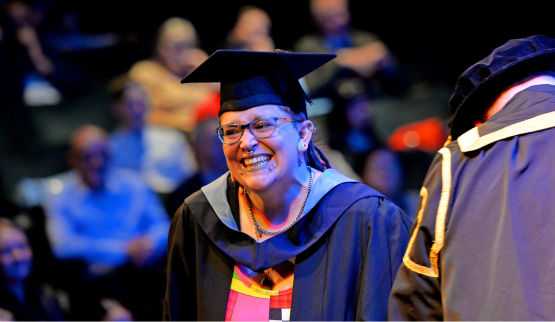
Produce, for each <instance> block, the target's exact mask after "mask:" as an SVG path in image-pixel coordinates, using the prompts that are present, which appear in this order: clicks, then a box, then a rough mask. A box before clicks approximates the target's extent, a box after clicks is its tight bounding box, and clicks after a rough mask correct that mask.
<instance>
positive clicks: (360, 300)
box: [164, 183, 411, 320]
mask: <svg viewBox="0 0 555 322" xmlns="http://www.w3.org/2000/svg"><path fill="white" fill-rule="evenodd" d="M410 224H411V222H410V219H408V217H407V216H406V215H405V214H404V213H403V212H402V210H400V209H399V208H398V207H397V206H395V205H394V204H393V203H391V202H390V201H389V200H387V199H386V198H384V197H383V196H381V195H380V194H379V193H377V192H376V191H374V190H372V189H370V188H369V187H367V186H364V185H363V184H361V183H343V184H340V185H339V186H337V187H335V188H334V189H333V190H331V191H330V192H329V193H328V194H327V195H326V196H325V197H324V198H323V199H322V200H321V201H320V202H319V203H318V205H317V206H316V207H315V208H314V209H313V210H312V211H310V213H309V214H307V215H305V216H304V217H303V218H301V220H299V222H297V223H296V224H295V225H294V226H293V228H291V229H290V230H288V231H287V232H285V233H282V234H280V235H277V236H274V237H272V238H270V239H268V240H266V241H264V242H262V243H259V244H258V243H256V241H254V240H253V239H252V238H251V237H250V236H248V235H246V234H244V233H242V232H237V231H234V230H232V229H230V228H228V227H227V226H225V225H224V224H223V223H222V222H221V221H220V220H219V219H218V218H217V216H216V214H215V213H214V212H213V210H212V208H211V207H210V205H209V203H208V201H207V200H206V198H205V197H204V195H203V194H202V192H198V193H195V194H194V195H192V196H191V197H190V198H188V199H187V200H186V202H185V204H184V205H183V206H182V207H181V208H180V210H179V211H178V212H177V213H176V215H175V217H174V219H173V221H172V225H171V228H170V235H169V255H168V283H167V291H166V300H165V310H164V319H165V320H224V318H225V311H226V306H227V301H228V296H229V291H230V286H231V279H232V275H233V266H234V265H235V262H236V261H237V262H239V263H241V264H242V265H245V266H247V267H249V268H251V269H254V270H260V269H263V268H268V267H272V266H274V265H275V264H278V263H280V262H282V261H284V260H287V259H289V258H291V257H294V256H296V266H295V278H294V285H293V289H294V291H293V299H292V308H291V320H355V319H357V320H383V319H385V317H386V313H387V298H388V295H389V291H390V288H391V285H392V281H393V278H394V275H395V272H396V271H397V268H398V267H399V265H400V263H401V260H402V255H403V252H404V249H405V247H406V244H407V242H408V226H409V225H410Z"/></svg>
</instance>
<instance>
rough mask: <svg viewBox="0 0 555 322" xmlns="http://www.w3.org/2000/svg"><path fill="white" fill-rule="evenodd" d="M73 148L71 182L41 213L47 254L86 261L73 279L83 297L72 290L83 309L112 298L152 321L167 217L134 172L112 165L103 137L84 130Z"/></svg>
mask: <svg viewBox="0 0 555 322" xmlns="http://www.w3.org/2000/svg"><path fill="white" fill-rule="evenodd" d="M71 149H72V150H71V159H72V162H71V163H72V165H73V167H74V169H75V170H74V171H75V173H76V176H75V177H74V179H73V180H71V179H70V180H67V181H66V182H63V189H62V190H61V191H60V192H59V193H58V194H57V195H54V196H53V197H52V198H51V200H50V202H49V204H48V206H47V233H48V237H49V239H50V241H51V244H52V250H53V254H54V255H55V256H56V257H57V258H58V259H59V260H62V261H82V262H84V264H85V269H84V270H83V271H82V272H79V273H78V275H79V280H81V281H83V282H84V283H85V284H84V285H85V286H84V287H86V288H88V289H89V290H88V291H87V292H86V293H85V294H83V293H84V292H83V290H82V289H81V290H79V289H77V290H76V292H80V296H83V297H85V299H83V300H82V301H83V302H85V303H86V302H87V301H88V302H91V301H94V302H96V301H100V300H101V299H102V298H113V299H115V300H117V301H118V302H119V303H121V304H122V305H123V306H124V307H126V308H128V309H129V310H130V311H131V312H132V313H133V316H134V317H135V318H136V319H140V318H145V317H147V318H148V319H153V318H154V317H153V316H149V315H148V314H149V313H152V312H156V314H161V309H162V307H161V298H163V293H164V289H163V280H164V279H163V277H161V276H160V275H161V273H160V272H159V269H160V268H161V267H162V268H163V266H164V257H165V254H166V247H167V232H168V229H169V217H168V215H167V213H166V212H165V210H164V208H163V205H162V203H161V202H160V200H159V199H158V197H157V195H156V194H155V193H154V191H152V190H151V189H150V188H149V187H148V186H147V184H146V183H145V182H144V180H143V179H142V178H141V176H140V175H139V174H138V173H136V172H134V171H131V170H127V169H118V168H115V167H112V166H111V165H110V153H109V151H110V149H109V143H108V134H107V133H106V132H105V131H103V130H102V129H100V128H98V127H96V126H92V125H86V126H83V127H82V128H80V129H78V130H77V131H76V132H75V133H74V135H73V136H72V139H71ZM155 283H160V284H161V285H162V286H158V285H154V284H155ZM109 304H110V303H108V305H107V307H108V308H112V306H111V305H109ZM156 314H154V315H156Z"/></svg>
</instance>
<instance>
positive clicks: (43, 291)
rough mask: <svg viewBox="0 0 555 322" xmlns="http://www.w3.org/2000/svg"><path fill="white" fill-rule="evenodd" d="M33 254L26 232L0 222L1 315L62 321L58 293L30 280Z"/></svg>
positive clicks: (21, 319) (63, 315)
mask: <svg viewBox="0 0 555 322" xmlns="http://www.w3.org/2000/svg"><path fill="white" fill-rule="evenodd" d="M32 268H33V251H32V249H31V246H30V244H29V240H28V238H27V235H26V234H25V232H24V231H23V230H22V229H20V228H19V227H18V226H16V225H15V224H14V223H13V222H12V221H11V220H9V219H6V218H1V219H0V311H1V312H2V313H1V314H0V315H1V318H2V320H9V319H12V320H14V321H38V320H63V319H65V317H66V312H64V310H62V307H61V305H60V298H59V297H58V296H57V295H59V293H57V292H54V291H53V289H52V288H50V287H48V286H46V285H42V284H40V283H38V282H36V281H35V280H34V279H33V278H32V277H31V275H32V274H31V272H32Z"/></svg>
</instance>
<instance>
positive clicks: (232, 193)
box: [226, 176, 241, 230]
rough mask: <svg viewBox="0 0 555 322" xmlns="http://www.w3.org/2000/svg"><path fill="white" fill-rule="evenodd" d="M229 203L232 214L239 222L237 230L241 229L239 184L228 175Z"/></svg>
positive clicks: (227, 193)
mask: <svg viewBox="0 0 555 322" xmlns="http://www.w3.org/2000/svg"><path fill="white" fill-rule="evenodd" d="M226 195H227V203H228V204H229V208H230V209H231V214H232V215H233V218H234V219H235V223H236V224H237V230H241V218H239V184H238V183H237V181H233V180H231V176H229V177H227V191H226Z"/></svg>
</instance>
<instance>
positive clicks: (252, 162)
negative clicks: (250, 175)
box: [245, 155, 270, 169]
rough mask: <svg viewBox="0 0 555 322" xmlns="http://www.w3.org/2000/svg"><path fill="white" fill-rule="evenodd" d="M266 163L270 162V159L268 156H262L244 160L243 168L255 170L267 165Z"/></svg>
mask: <svg viewBox="0 0 555 322" xmlns="http://www.w3.org/2000/svg"><path fill="white" fill-rule="evenodd" d="M268 162H270V158H269V157H268V156H265V155H263V156H259V157H256V158H251V159H245V167H246V168H247V169H249V168H257V167H261V166H263V165H266V164H268Z"/></svg>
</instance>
